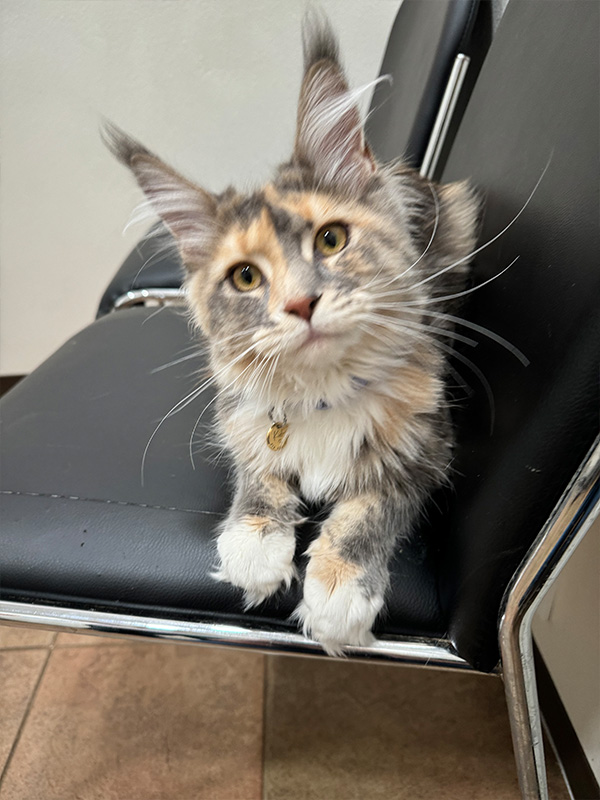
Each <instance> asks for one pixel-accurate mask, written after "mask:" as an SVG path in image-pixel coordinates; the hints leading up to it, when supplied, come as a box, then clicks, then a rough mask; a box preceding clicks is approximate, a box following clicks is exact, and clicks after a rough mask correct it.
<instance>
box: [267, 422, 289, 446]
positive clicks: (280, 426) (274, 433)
mask: <svg viewBox="0 0 600 800" xmlns="http://www.w3.org/2000/svg"><path fill="white" fill-rule="evenodd" d="M288 428H289V425H288V424H287V423H285V422H274V423H273V424H272V425H271V427H270V428H269V432H268V433H267V445H268V446H269V447H270V448H271V450H275V451H277V450H283V448H284V447H285V446H286V444H287V440H288V437H287V429H288Z"/></svg>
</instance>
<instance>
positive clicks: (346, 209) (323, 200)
mask: <svg viewBox="0 0 600 800" xmlns="http://www.w3.org/2000/svg"><path fill="white" fill-rule="evenodd" d="M265 196H266V197H267V199H269V196H271V197H272V198H273V199H272V200H269V202H272V203H273V204H274V205H275V204H277V205H278V206H279V207H280V208H282V209H284V211H287V212H288V213H291V214H296V215H297V216H299V217H302V218H303V219H305V220H306V221H307V222H311V223H312V224H313V225H314V226H315V229H318V228H320V227H321V226H322V225H326V224H327V223H328V222H336V221H340V222H345V223H348V224H350V225H358V226H359V227H364V228H371V229H373V230H375V231H378V230H382V229H383V228H382V224H381V218H380V217H378V216H377V215H376V214H374V213H373V212H371V211H369V210H368V209H366V208H363V207H362V206H360V205H358V204H357V203H349V202H347V201H343V200H337V199H335V198H333V197H329V196H328V195H326V194H321V193H318V192H287V193H286V194H283V195H280V194H278V193H277V192H276V190H275V189H273V188H272V187H270V192H269V193H267V192H265Z"/></svg>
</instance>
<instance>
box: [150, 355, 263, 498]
mask: <svg viewBox="0 0 600 800" xmlns="http://www.w3.org/2000/svg"><path fill="white" fill-rule="evenodd" d="M254 347H255V345H254V344H253V345H252V346H251V347H249V348H247V350H245V351H244V352H243V353H240V355H238V356H237V357H236V358H235V359H234V360H233V361H230V362H228V363H227V364H225V366H223V367H222V368H221V369H220V370H218V371H217V372H216V373H214V374H213V375H211V377H210V378H208V379H207V380H205V381H204V382H203V383H202V384H201V385H200V386H198V387H196V388H195V389H192V391H191V392H189V394H187V395H186V396H185V397H184V398H183V399H181V400H179V401H178V402H177V403H175V405H174V406H173V407H172V408H171V409H170V410H169V411H167V413H166V414H165V415H164V417H163V418H162V419H161V421H160V422H159V423H158V425H157V426H156V428H155V429H154V431H153V432H152V434H151V436H150V438H149V439H148V442H147V443H146V447H145V448H144V452H143V454H142V463H141V472H140V476H141V483H142V486H143V485H144V469H145V465H146V457H147V455H148V450H149V448H150V445H151V444H152V441H153V439H154V437H155V436H156V434H157V433H158V431H159V429H160V428H161V426H162V425H163V423H164V422H165V421H166V420H167V419H169V418H170V417H172V416H173V415H174V414H177V413H178V412H179V411H182V410H183V409H184V408H186V407H187V406H188V405H189V404H190V403H192V402H193V401H194V400H195V399H196V398H197V397H199V396H200V394H202V392H203V391H204V390H205V389H207V388H208V387H209V386H210V384H211V383H213V382H214V381H215V380H216V379H217V378H218V377H219V375H220V374H221V373H223V372H224V371H225V370H227V369H230V368H231V367H232V366H233V365H234V364H236V363H237V362H238V361H239V360H240V359H242V358H243V357H244V356H245V355H246V354H247V353H249V352H250V351H251V350H252V349H253V348H254Z"/></svg>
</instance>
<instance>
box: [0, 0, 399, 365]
mask: <svg viewBox="0 0 600 800" xmlns="http://www.w3.org/2000/svg"><path fill="white" fill-rule="evenodd" d="M320 4H321V6H322V7H323V8H324V9H325V11H326V12H327V13H328V15H329V17H330V19H331V21H332V23H333V24H334V26H335V28H336V29H337V31H338V35H339V38H340V40H341V45H342V51H343V54H344V56H345V63H346V64H347V68H348V73H349V77H350V79H351V81H352V82H353V83H354V85H357V84H361V83H367V82H368V81H370V80H372V79H373V78H374V77H375V76H376V75H377V73H378V71H379V65H380V62H381V57H382V54H383V50H384V47H385V42H386V39H387V35H388V33H389V30H390V28H391V25H392V22H393V20H394V17H395V14H396V11H397V9H398V7H399V5H400V0H377V2H376V3H365V1H364V0H322V2H321V3H320ZM306 5H307V3H305V2H303V1H302V2H300V0H145V2H141V0H2V3H0V15H1V16H0V30H1V32H0V36H1V39H0V70H1V72H0V80H1V85H0V92H1V95H0V127H1V130H2V142H1V144H0V160H1V163H2V180H1V184H0V219H1V222H0V225H1V227H0V270H1V271H0V281H1V288H2V291H1V303H0V374H4V375H10V374H23V373H27V372H30V371H31V370H32V369H34V368H35V367H36V366H37V365H38V364H39V363H40V362H41V361H42V360H43V359H44V358H46V357H47V356H48V355H50V354H51V353H52V352H53V351H54V350H55V349H56V348H57V347H58V346H59V345H61V344H62V343H63V342H64V341H65V339H67V338H68V337H69V336H71V335H72V334H73V333H75V332H76V331H78V330H79V329H80V328H82V327H83V326H85V325H87V324H88V323H89V322H91V321H92V320H93V318H94V315H95V310H96V307H97V304H98V301H99V299H100V296H101V294H102V291H103V289H104V288H105V286H106V284H107V283H108V281H109V279H110V278H111V276H112V275H113V273H114V272H115V271H116V269H117V267H118V266H119V265H120V263H121V261H122V260H123V258H124V256H125V255H126V254H127V253H128V251H129V250H130V249H131V247H132V246H133V245H134V244H135V242H136V241H137V240H138V239H139V237H140V235H141V234H142V233H143V229H141V230H140V229H139V228H137V229H135V230H130V231H128V232H127V234H126V235H124V236H123V235H122V232H123V228H124V226H125V224H126V223H127V221H128V219H129V216H130V214H131V212H132V210H133V209H134V207H135V206H136V204H137V203H138V202H139V200H140V196H139V194H138V190H137V188H136V187H135V186H134V184H133V182H132V179H131V176H130V175H129V174H128V172H127V170H125V169H124V168H123V167H122V166H121V165H119V164H117V163H116V162H115V161H114V159H113V158H112V157H111V156H110V155H109V153H108V152H107V151H106V149H105V148H104V147H103V145H102V144H101V142H100V137H99V133H98V126H99V122H100V119H101V117H102V116H103V115H104V116H106V117H108V118H110V119H112V120H114V121H115V122H116V123H118V124H119V125H121V126H122V127H123V128H125V129H126V130H127V131H129V132H131V133H132V134H133V135H135V136H136V137H138V138H139V139H141V141H143V142H144V143H145V144H147V145H148V146H149V147H151V148H152V149H154V150H156V151H157V152H158V153H159V154H160V155H162V156H163V157H164V158H165V159H166V160H170V161H171V162H172V163H174V164H175V165H176V166H178V167H179V168H180V169H182V170H183V171H185V172H187V173H188V174H189V175H190V176H191V177H193V178H195V179H196V180H198V182H200V183H203V184H205V185H206V186H207V187H208V188H210V189H213V190H218V189H221V188H224V187H225V186H226V185H228V184H229V183H232V182H236V183H238V184H241V185H246V184H250V183H253V182H255V181H260V180H262V179H265V178H266V177H267V176H268V174H269V169H270V167H272V166H274V165H275V164H277V163H278V162H279V161H281V160H282V159H284V158H286V157H287V156H288V155H289V153H290V147H291V142H292V137H293V130H294V124H295V106H296V100H297V94H298V88H299V82H300V77H301V63H302V58H301V44H300V21H301V18H302V15H303V12H304V9H305V7H306ZM367 100H368V98H367Z"/></svg>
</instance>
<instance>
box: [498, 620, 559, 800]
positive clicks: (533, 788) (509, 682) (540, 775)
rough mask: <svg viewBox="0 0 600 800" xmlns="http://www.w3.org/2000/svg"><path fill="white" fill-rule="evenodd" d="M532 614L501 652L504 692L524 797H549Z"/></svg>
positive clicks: (527, 799)
mask: <svg viewBox="0 0 600 800" xmlns="http://www.w3.org/2000/svg"><path fill="white" fill-rule="evenodd" d="M530 616H533V615H527V617H528V618H527V619H526V620H523V622H522V624H521V625H520V626H516V629H515V630H514V631H513V636H512V637H511V639H512V641H511V643H510V645H508V646H507V647H505V649H504V652H503V654H502V671H503V679H504V692H505V695H506V703H507V706H508V716H509V719H510V727H511V733H512V740H513V749H514V753H515V762H516V766H517V775H518V778H519V785H520V787H521V793H522V795H523V800H548V784H547V780H546V762H545V759H544V744H543V739H542V721H541V715H540V706H539V700H538V693H537V686H536V681H535V669H534V663H533V642H532V636H531V619H530Z"/></svg>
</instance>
